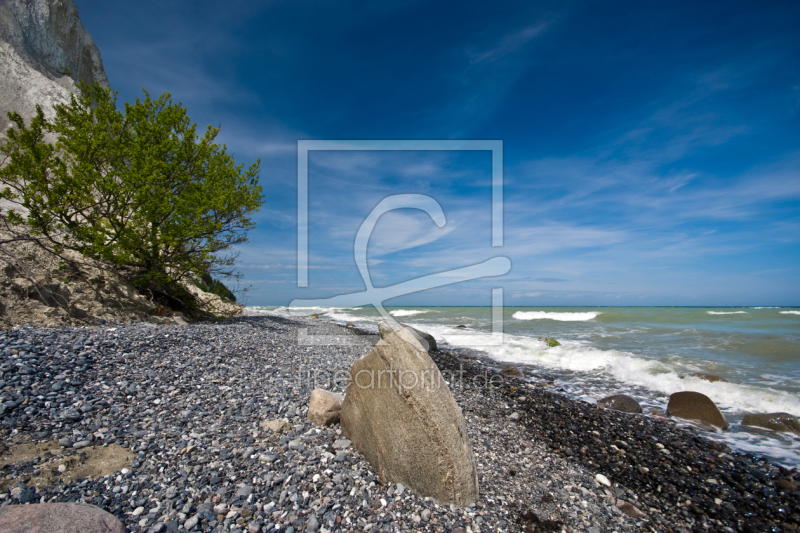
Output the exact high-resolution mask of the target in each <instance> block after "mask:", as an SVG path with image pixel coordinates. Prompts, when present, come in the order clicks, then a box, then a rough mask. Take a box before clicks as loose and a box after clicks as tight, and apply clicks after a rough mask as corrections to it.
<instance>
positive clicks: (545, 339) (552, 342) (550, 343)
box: [539, 337, 561, 348]
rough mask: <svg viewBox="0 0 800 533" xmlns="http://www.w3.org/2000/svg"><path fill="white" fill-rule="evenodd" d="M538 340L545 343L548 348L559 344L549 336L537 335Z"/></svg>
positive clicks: (559, 344)
mask: <svg viewBox="0 0 800 533" xmlns="http://www.w3.org/2000/svg"><path fill="white" fill-rule="evenodd" d="M539 340H540V341H542V342H543V343H545V344H546V345H547V346H548V347H550V348H555V347H556V346H561V343H560V342H558V341H557V340H555V339H551V338H550V337H539Z"/></svg>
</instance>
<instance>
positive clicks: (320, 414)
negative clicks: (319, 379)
mask: <svg viewBox="0 0 800 533" xmlns="http://www.w3.org/2000/svg"><path fill="white" fill-rule="evenodd" d="M343 401H344V396H343V395H341V394H336V393H335V392H331V391H327V390H325V389H314V390H313V391H311V398H310V399H309V401H308V414H307V415H306V417H307V418H308V419H309V420H310V421H312V422H313V423H315V424H316V425H318V426H330V425H331V424H336V423H337V422H339V417H340V416H341V413H342V402H343Z"/></svg>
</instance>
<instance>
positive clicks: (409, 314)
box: [389, 309, 429, 316]
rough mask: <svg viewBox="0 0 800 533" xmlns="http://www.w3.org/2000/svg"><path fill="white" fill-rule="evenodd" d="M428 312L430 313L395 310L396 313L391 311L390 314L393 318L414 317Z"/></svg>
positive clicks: (414, 310) (425, 311)
mask: <svg viewBox="0 0 800 533" xmlns="http://www.w3.org/2000/svg"><path fill="white" fill-rule="evenodd" d="M428 312H429V311H428V310H418V309H395V310H394V311H389V314H390V315H392V316H414V315H421V314H422V313H428Z"/></svg>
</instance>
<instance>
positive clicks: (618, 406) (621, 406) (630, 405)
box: [597, 394, 642, 413]
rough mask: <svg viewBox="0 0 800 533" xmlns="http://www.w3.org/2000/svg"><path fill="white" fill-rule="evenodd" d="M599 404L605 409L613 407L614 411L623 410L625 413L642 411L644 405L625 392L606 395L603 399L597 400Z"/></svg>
mask: <svg viewBox="0 0 800 533" xmlns="http://www.w3.org/2000/svg"><path fill="white" fill-rule="evenodd" d="M597 406H598V407H603V408H605V409H611V410H613V411H621V412H623V413H641V412H642V406H641V405H639V402H637V401H636V400H634V399H633V398H631V397H630V396H626V395H624V394H615V395H613V396H606V397H605V398H603V399H602V400H598V401H597Z"/></svg>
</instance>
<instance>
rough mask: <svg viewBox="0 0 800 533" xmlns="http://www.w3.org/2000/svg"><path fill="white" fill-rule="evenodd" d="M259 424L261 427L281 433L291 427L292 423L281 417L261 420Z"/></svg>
mask: <svg viewBox="0 0 800 533" xmlns="http://www.w3.org/2000/svg"><path fill="white" fill-rule="evenodd" d="M259 426H261V427H262V428H269V429H271V430H272V431H273V432H275V433H282V432H284V431H289V430H291V429H292V425H291V424H290V423H289V422H287V421H286V420H281V419H275V420H262V421H261V423H259Z"/></svg>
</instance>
